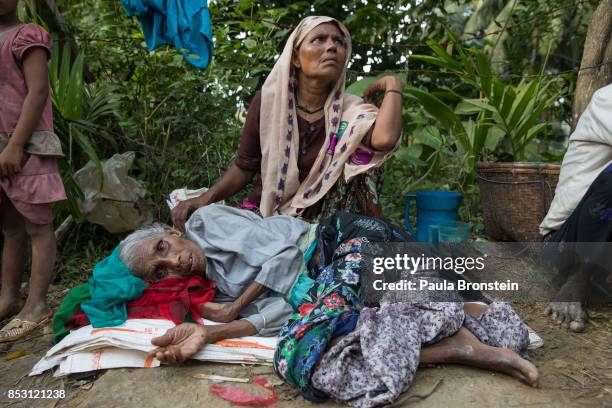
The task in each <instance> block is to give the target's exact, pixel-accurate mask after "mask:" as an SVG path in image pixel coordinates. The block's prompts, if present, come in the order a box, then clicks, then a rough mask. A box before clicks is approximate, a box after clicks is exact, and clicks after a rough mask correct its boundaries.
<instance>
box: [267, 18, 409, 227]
mask: <svg viewBox="0 0 612 408" xmlns="http://www.w3.org/2000/svg"><path fill="white" fill-rule="evenodd" d="M329 22H335V23H336V24H337V25H338V27H340V29H341V30H342V33H343V34H344V36H345V39H346V42H347V58H346V62H345V65H344V70H343V72H342V74H341V75H340V78H339V79H338V81H337V82H336V83H335V84H334V87H333V89H332V90H331V92H330V94H329V95H328V97H327V100H326V101H325V105H324V111H325V132H326V135H327V137H326V139H325V142H324V143H323V146H322V148H321V151H320V152H319V154H318V156H317V158H316V160H315V162H314V164H313V166H312V168H311V169H310V172H309V174H308V176H307V177H306V179H305V180H304V181H303V182H302V183H301V184H300V182H299V178H298V176H299V171H298V167H297V155H298V154H299V140H298V139H299V131H298V124H297V117H296V111H295V96H294V90H295V89H296V81H297V79H296V73H295V69H293V68H292V64H291V56H292V54H293V50H294V48H296V47H298V46H299V45H300V44H301V42H302V41H303V40H304V38H305V37H306V35H308V33H309V32H310V31H312V30H313V29H314V28H315V27H316V26H318V25H319V24H323V23H329ZM350 57H351V37H350V34H349V32H348V30H347V29H346V27H345V26H344V25H343V24H342V23H340V22H339V21H338V20H336V19H334V18H331V17H322V16H312V17H306V18H304V19H303V20H302V21H301V22H300V23H299V24H298V26H297V27H296V28H295V30H294V31H293V32H292V33H291V36H290V37H289V39H288V40H287V43H286V44H285V48H284V50H283V53H282V54H281V56H280V57H279V59H278V61H277V62H276V64H275V65H274V68H273V69H272V72H270V75H268V78H267V79H266V81H265V82H264V85H263V88H262V91H261V113H260V125H259V131H260V143H261V152H262V161H261V179H262V186H263V191H262V195H261V203H260V206H259V208H260V211H261V214H262V215H263V216H264V217H269V216H272V215H276V214H287V215H291V216H297V215H299V214H300V213H301V212H302V210H303V209H304V208H307V207H309V206H311V205H313V204H315V203H316V202H317V201H319V199H321V197H323V196H324V195H325V194H326V193H327V192H328V191H329V190H330V189H331V188H332V187H333V185H334V184H335V182H336V181H337V180H338V178H339V177H340V176H341V175H342V174H343V175H344V178H345V181H346V182H348V181H350V180H351V179H352V178H353V177H355V176H356V175H358V174H361V173H364V172H366V171H368V170H369V169H371V168H372V167H375V166H380V165H381V164H382V163H383V162H384V161H385V160H386V159H387V158H388V157H389V155H390V154H391V153H393V151H395V149H396V148H397V146H399V143H400V141H401V137H400V139H399V140H398V142H397V144H396V146H395V148H393V149H391V150H389V151H373V150H371V149H369V148H367V147H366V146H364V145H363V144H362V143H361V141H362V139H363V137H364V136H365V134H366V133H367V131H368V130H369V129H370V127H371V126H372V124H373V123H374V121H375V120H376V116H377V114H378V108H376V106H374V105H371V104H367V103H365V102H364V101H363V100H362V99H361V98H359V97H356V96H353V95H349V94H346V93H345V92H344V88H345V82H346V69H347V67H348V62H349V60H350Z"/></svg>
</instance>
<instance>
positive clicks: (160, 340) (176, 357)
mask: <svg viewBox="0 0 612 408" xmlns="http://www.w3.org/2000/svg"><path fill="white" fill-rule="evenodd" d="M255 333H257V330H256V329H255V326H253V325H252V324H251V323H249V322H248V321H246V320H235V321H233V322H231V323H223V324H218V325H213V326H201V325H199V324H194V323H181V324H179V325H178V326H176V327H173V328H172V329H169V330H168V331H166V333H164V335H162V336H160V337H155V338H153V339H152V340H151V343H152V344H153V345H154V346H157V348H156V349H154V350H151V351H150V352H149V356H153V357H155V358H157V359H158V360H159V361H161V362H162V363H167V364H176V363H182V362H183V361H185V360H187V359H189V358H190V357H191V356H193V355H194V354H195V353H197V352H198V351H199V350H200V349H201V348H202V347H204V345H205V344H209V343H215V342H217V341H219V340H223V339H231V338H236V337H244V336H251V335H253V334H255Z"/></svg>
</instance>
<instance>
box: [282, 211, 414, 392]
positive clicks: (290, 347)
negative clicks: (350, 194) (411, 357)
mask: <svg viewBox="0 0 612 408" xmlns="http://www.w3.org/2000/svg"><path fill="white" fill-rule="evenodd" d="M409 239H410V237H409V236H408V235H407V234H406V233H405V232H404V231H402V230H401V229H400V228H398V227H396V226H394V225H392V224H389V223H387V222H386V221H383V220H380V219H375V218H368V217H362V216H358V215H355V214H348V213H337V214H335V215H334V216H332V217H330V218H328V219H326V220H324V221H323V222H321V223H320V224H319V227H318V228H317V253H316V254H315V255H314V256H313V259H311V261H310V262H309V263H308V272H309V275H310V277H311V278H312V279H314V280H315V284H314V285H313V286H312V287H311V289H310V290H309V291H308V293H307V294H306V295H305V296H304V299H303V302H302V304H301V305H300V306H299V308H298V309H297V310H296V312H295V313H294V314H293V315H292V316H291V318H290V319H289V320H288V321H287V322H286V323H285V325H284V326H283V328H282V329H281V332H280V335H279V342H278V345H277V348H276V352H275V358H274V367H275V370H276V372H277V373H278V374H279V375H280V376H281V377H282V378H283V379H284V380H285V381H287V382H288V383H289V384H292V385H295V386H297V387H298V388H299V389H300V392H301V393H302V395H303V396H304V398H306V399H308V400H310V401H319V402H320V401H324V400H326V399H327V398H328V396H327V394H325V393H321V392H320V391H318V390H317V389H315V388H314V387H312V385H311V382H310V377H311V373H312V370H313V367H314V365H315V364H316V363H317V362H318V361H319V360H320V358H321V356H322V355H323V353H324V352H325V350H326V348H327V345H328V343H329V342H330V341H331V339H333V338H335V337H338V336H343V335H346V334H348V333H350V332H352V331H353V330H354V329H355V326H356V324H357V319H358V317H359V311H360V310H361V309H362V308H363V304H362V302H361V299H360V295H359V291H360V285H359V283H360V274H361V266H362V255H361V252H362V249H363V247H364V245H365V244H366V243H367V242H369V241H372V242H399V241H404V240H409Z"/></svg>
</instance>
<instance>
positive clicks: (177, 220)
mask: <svg viewBox="0 0 612 408" xmlns="http://www.w3.org/2000/svg"><path fill="white" fill-rule="evenodd" d="M211 202H212V199H211V198H210V196H209V195H208V192H206V193H204V194H202V195H201V196H199V197H196V198H190V199H189V200H184V201H181V202H180V203H178V205H177V206H176V207H174V208H173V209H172V224H174V226H175V227H176V228H177V229H179V230H180V231H181V232H185V221H187V219H188V218H189V216H190V215H191V213H193V212H194V211H195V210H197V209H198V208H200V207H204V206H205V205H208V204H210V203H211Z"/></svg>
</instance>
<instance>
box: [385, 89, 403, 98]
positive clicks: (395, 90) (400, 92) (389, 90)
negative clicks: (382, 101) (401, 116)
mask: <svg viewBox="0 0 612 408" xmlns="http://www.w3.org/2000/svg"><path fill="white" fill-rule="evenodd" d="M389 92H394V93H396V94H400V95H401V96H402V97H403V96H404V93H403V92H402V91H398V90H397V89H388V90H386V91H385V95H386V94H388V93H389Z"/></svg>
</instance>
